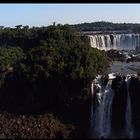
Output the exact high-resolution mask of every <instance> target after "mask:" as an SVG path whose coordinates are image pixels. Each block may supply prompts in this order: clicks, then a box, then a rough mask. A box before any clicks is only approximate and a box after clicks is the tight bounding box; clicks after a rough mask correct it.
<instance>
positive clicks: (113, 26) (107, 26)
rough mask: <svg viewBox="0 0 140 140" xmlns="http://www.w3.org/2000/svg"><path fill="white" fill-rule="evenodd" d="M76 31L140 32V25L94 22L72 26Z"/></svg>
mask: <svg viewBox="0 0 140 140" xmlns="http://www.w3.org/2000/svg"><path fill="white" fill-rule="evenodd" d="M71 26H72V27H73V28H74V29H75V30H76V31H78V32H79V31H112V30H113V31H121V30H126V31H132V32H134V33H139V32H140V23H112V22H104V21H101V22H92V23H81V24H74V25H71Z"/></svg>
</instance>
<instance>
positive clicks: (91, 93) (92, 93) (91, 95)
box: [90, 83, 94, 128]
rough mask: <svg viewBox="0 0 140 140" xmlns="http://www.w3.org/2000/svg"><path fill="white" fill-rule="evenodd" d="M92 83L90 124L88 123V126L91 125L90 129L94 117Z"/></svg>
mask: <svg viewBox="0 0 140 140" xmlns="http://www.w3.org/2000/svg"><path fill="white" fill-rule="evenodd" d="M93 86H94V85H93V83H92V84H91V97H92V98H91V122H90V124H91V128H92V127H93V118H94V116H93V94H94V88H93Z"/></svg>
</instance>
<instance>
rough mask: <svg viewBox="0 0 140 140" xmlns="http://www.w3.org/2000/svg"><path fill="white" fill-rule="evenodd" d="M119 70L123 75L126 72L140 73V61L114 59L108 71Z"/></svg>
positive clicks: (114, 71)
mask: <svg viewBox="0 0 140 140" xmlns="http://www.w3.org/2000/svg"><path fill="white" fill-rule="evenodd" d="M116 72H119V73H121V74H122V75H126V74H137V73H140V62H129V63H126V62H120V61H114V62H113V63H112V64H111V66H110V67H109V68H108V69H107V71H106V73H107V74H108V73H116Z"/></svg>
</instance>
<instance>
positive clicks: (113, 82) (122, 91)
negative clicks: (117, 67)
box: [91, 75, 140, 138]
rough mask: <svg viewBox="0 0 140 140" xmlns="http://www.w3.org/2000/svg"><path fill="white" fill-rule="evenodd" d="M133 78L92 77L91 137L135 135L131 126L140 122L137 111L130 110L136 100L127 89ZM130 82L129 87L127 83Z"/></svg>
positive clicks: (127, 136) (129, 76)
mask: <svg viewBox="0 0 140 140" xmlns="http://www.w3.org/2000/svg"><path fill="white" fill-rule="evenodd" d="M134 79H135V78H133V76H131V75H127V76H126V77H121V76H111V77H110V78H108V77H107V78H106V77H102V76H98V77H97V78H96V79H95V80H94V81H93V83H92V86H91V93H92V100H91V133H92V134H91V135H92V136H91V137H92V138H116V137H118V138H133V137H134V126H135V129H137V128H138V127H137V125H135V123H136V124H137V122H139V119H138V115H136V116H134V114H133V112H134V110H136V107H134V105H135V104H136V103H133V99H134V98H135V97H134V95H133V94H132V91H131V90H130V89H131V88H132V85H133V84H134V85H135V84H136V83H132V82H133V80H134ZM130 82H131V87H129V86H130ZM135 82H136V81H135ZM129 90H130V92H129ZM138 92H139V91H138ZM136 98H137V97H136ZM135 100H136V99H135ZM139 102H140V101H139ZM137 113H139V111H137ZM132 114H133V115H132ZM133 124H134V126H133ZM138 129H139V128H138ZM138 133H139V132H138Z"/></svg>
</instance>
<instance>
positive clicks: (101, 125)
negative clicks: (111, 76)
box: [92, 78, 114, 138]
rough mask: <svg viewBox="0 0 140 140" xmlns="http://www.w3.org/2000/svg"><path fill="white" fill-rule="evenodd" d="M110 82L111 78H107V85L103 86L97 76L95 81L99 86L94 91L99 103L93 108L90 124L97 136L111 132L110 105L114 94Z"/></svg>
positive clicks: (105, 136) (105, 135) (107, 134)
mask: <svg viewBox="0 0 140 140" xmlns="http://www.w3.org/2000/svg"><path fill="white" fill-rule="evenodd" d="M96 81H97V80H96ZM111 84H112V80H109V81H108V83H107V85H106V86H103V85H102V81H101V78H98V82H97V83H96V85H98V86H99V87H100V91H99V93H96V94H97V99H98V103H99V105H98V106H97V107H96V109H95V114H94V119H93V120H92V121H93V122H92V123H93V125H92V126H94V133H95V134H96V137H98V138H100V137H104V138H107V137H108V136H109V135H110V133H111V106H112V100H113V96H114V92H113V90H112V88H111Z"/></svg>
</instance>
